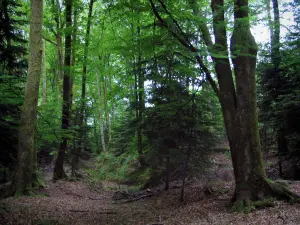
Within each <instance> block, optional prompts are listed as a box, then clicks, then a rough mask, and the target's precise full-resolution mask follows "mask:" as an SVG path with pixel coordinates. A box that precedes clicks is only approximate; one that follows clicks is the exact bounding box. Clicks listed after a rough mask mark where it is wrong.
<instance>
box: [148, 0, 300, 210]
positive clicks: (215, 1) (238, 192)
mask: <svg viewBox="0 0 300 225" xmlns="http://www.w3.org/2000/svg"><path fill="white" fill-rule="evenodd" d="M149 1H150V4H151V6H152V10H153V12H154V14H155V15H156V17H157V18H158V20H159V21H160V22H161V25H162V26H164V27H166V28H167V29H168V30H169V32H170V33H171V34H172V35H173V36H174V37H175V38H176V39H177V40H178V41H179V42H180V43H181V44H182V45H183V46H184V47H185V48H186V49H188V50H189V51H190V52H191V53H193V54H195V55H196V56H195V57H196V60H197V62H198V64H199V66H200V68H201V70H202V71H203V72H204V73H205V74H206V77H207V80H208V81H209V83H210V84H211V86H212V88H213V90H214V91H215V92H216V95H217V96H218V98H219V101H220V103H221V106H222V114H223V118H224V123H225V128H226V132H227V137H228V140H229V144H230V149H231V156H232V162H233V168H234V174H235V183H236V189H235V194H234V200H236V203H237V205H239V206H241V207H242V208H243V207H244V206H247V205H248V203H249V202H250V201H252V200H258V199H261V198H264V197H268V196H274V197H282V198H286V199H291V198H299V196H298V195H296V194H294V193H292V192H291V191H290V190H289V189H288V188H287V187H285V186H282V185H278V186H276V185H277V184H276V183H273V182H270V181H268V180H267V177H266V173H265V168H264V165H263V160H262V155H261V150H260V141H259V133H258V121H257V106H256V83H255V68H256V54H257V45H256V43H255V40H254V38H253V36H252V34H251V32H250V23H249V15H248V14H249V13H248V11H249V6H248V0H234V30H233V34H232V38H231V57H232V61H233V64H234V73H235V78H236V88H235V86H234V82H233V76H232V72H231V69H230V64H229V59H228V58H229V53H228V50H227V37H226V25H225V24H226V23H225V20H224V1H223V0H212V1H211V7H212V11H213V30H214V37H215V44H213V42H212V41H211V38H210V33H209V30H208V28H207V26H206V24H205V23H203V22H200V24H199V29H200V30H201V33H202V36H203V40H204V41H205V43H206V45H207V48H208V51H209V53H210V55H211V57H212V59H213V61H214V63H215V72H216V74H217V79H218V84H219V87H217V85H216V84H215V82H214V80H213V79H212V76H211V75H210V71H209V70H208V68H207V67H206V66H205V65H204V63H203V61H202V60H201V58H200V56H199V55H198V54H197V52H198V51H197V48H196V47H194V46H193V44H192V43H191V42H190V41H189V39H188V38H187V36H186V35H185V33H184V32H183V31H182V29H181V27H180V26H179V24H178V22H177V21H176V20H175V19H174V17H173V16H172V14H171V13H170V12H169V11H168V9H167V7H166V5H165V3H164V2H163V1H162V0H158V1H159V3H160V5H161V6H162V9H163V10H164V11H165V13H166V14H167V15H168V16H169V19H171V21H172V22H173V24H171V23H170V20H169V21H168V23H167V22H166V21H165V20H164V19H163V18H162V17H161V16H160V13H159V12H158V11H157V8H156V7H155V4H154V2H153V0H149ZM196 3H197V2H196V1H194V0H190V4H191V5H192V6H193V9H194V13H196V14H197V11H195V8H196V9H197V4H196ZM198 12H199V11H198ZM215 53H218V54H215ZM220 53H221V57H220V56H219V55H220Z"/></svg>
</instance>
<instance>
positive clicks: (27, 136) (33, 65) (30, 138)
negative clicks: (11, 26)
mask: <svg viewBox="0 0 300 225" xmlns="http://www.w3.org/2000/svg"><path fill="white" fill-rule="evenodd" d="M30 12H31V13H30V36H29V38H30V42H29V43H30V44H29V50H30V54H29V60H28V75H27V83H26V90H25V98H24V105H23V107H22V113H21V120H20V128H19V140H18V162H17V166H16V170H15V176H14V184H13V185H14V188H15V191H16V194H26V193H28V192H30V191H31V189H32V182H33V175H34V173H35V171H34V168H35V163H36V156H35V154H36V151H35V149H34V148H35V147H34V136H35V126H36V117H37V103H38V96H39V84H40V76H41V65H42V21H43V20H42V19H43V0H31V11H30Z"/></svg>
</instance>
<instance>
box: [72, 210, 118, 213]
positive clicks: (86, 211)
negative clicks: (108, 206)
mask: <svg viewBox="0 0 300 225" xmlns="http://www.w3.org/2000/svg"><path fill="white" fill-rule="evenodd" d="M69 211H70V212H78V213H88V212H91V211H90V210H76V209H71V210H69ZM93 213H97V214H117V213H116V212H111V211H108V212H93Z"/></svg>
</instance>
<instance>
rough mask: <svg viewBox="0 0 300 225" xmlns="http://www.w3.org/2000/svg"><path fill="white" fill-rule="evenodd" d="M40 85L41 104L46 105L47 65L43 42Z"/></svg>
mask: <svg viewBox="0 0 300 225" xmlns="http://www.w3.org/2000/svg"><path fill="white" fill-rule="evenodd" d="M42 83H43V95H42V102H43V104H46V103H47V63H46V43H45V40H43V54H42Z"/></svg>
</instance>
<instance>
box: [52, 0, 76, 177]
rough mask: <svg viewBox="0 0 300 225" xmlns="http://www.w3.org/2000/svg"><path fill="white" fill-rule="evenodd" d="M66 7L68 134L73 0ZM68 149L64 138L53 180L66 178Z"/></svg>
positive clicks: (64, 120)
mask: <svg viewBox="0 0 300 225" xmlns="http://www.w3.org/2000/svg"><path fill="white" fill-rule="evenodd" d="M65 5H66V28H67V30H66V41H65V71H64V79H63V106H62V130H63V131H64V132H66V131H67V130H68V129H69V120H70V98H71V93H70V92H71V82H70V79H71V68H70V67H71V51H72V38H71V36H72V32H71V29H70V28H71V27H72V0H65ZM67 147H68V138H67V137H66V136H64V137H63V138H62V142H61V143H60V145H59V151H58V155H57V158H56V162H55V167H54V173H53V179H54V180H57V179H62V178H64V177H66V174H65V172H64V168H63V165H64V158H65V153H66V150H67Z"/></svg>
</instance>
